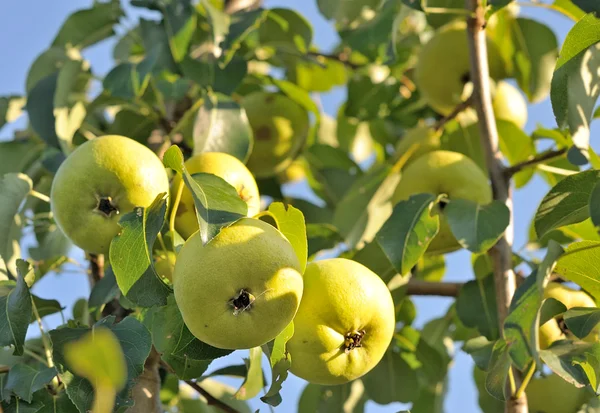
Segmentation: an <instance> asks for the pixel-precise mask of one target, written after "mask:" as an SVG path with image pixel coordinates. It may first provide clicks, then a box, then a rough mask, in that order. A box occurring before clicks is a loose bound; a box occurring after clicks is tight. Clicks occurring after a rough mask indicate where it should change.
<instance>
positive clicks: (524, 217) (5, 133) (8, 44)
mask: <svg viewBox="0 0 600 413" xmlns="http://www.w3.org/2000/svg"><path fill="white" fill-rule="evenodd" d="M91 4H92V1H91V0H69V1H46V2H45V1H32V0H21V1H7V2H4V4H3V5H2V8H3V12H2V13H0V51H2V60H1V61H0V96H2V95H8V94H22V93H24V89H25V77H26V74H27V70H28V68H29V65H30V64H31V63H32V62H33V60H34V59H35V57H36V56H37V55H38V54H39V53H40V52H42V51H43V50H44V49H45V48H47V47H48V46H49V45H50V42H51V41H52V39H53V38H54V35H55V33H56V32H57V30H58V29H59V27H60V25H61V24H62V22H63V21H64V19H65V18H66V16H67V15H68V14H70V13H71V12H73V11H74V10H77V9H80V8H85V7H89V6H90V5H91ZM265 5H266V6H267V7H290V8H294V9H296V10H298V11H300V12H301V13H302V14H303V15H304V16H306V18H307V19H308V20H309V21H310V23H311V24H312V25H313V28H314V33H315V36H314V42H315V43H316V45H317V46H319V47H320V48H321V49H323V50H325V51H328V50H329V49H330V48H332V47H333V46H335V45H336V43H337V41H338V37H337V34H336V32H335V30H334V28H333V25H332V24H331V23H329V22H327V21H326V20H325V19H323V17H322V16H321V15H320V14H319V12H318V9H317V7H316V0H287V1H286V0H266V2H265ZM127 11H128V12H131V11H132V9H131V8H129V7H128V8H127ZM522 15H523V16H527V17H530V18H533V19H536V20H540V21H542V22H544V23H546V24H548V25H549V26H550V27H551V28H552V29H553V30H554V31H555V33H556V35H557V37H558V39H559V43H560V44H562V41H563V40H564V38H565V36H566V34H567V32H568V30H569V29H570V27H571V25H572V22H571V21H570V20H568V19H567V18H565V17H562V16H560V15H558V14H556V13H553V12H551V11H548V10H544V9H541V8H524V9H522ZM134 23H135V19H134V18H133V17H132V15H131V14H130V15H129V17H128V18H126V19H124V20H123V22H122V23H121V25H120V27H119V28H118V31H119V32H120V33H122V32H124V31H126V30H127V29H128V28H130V27H132V26H133V25H134ZM113 45H114V41H113V40H110V41H107V42H104V43H102V44H100V45H97V46H94V47H92V48H89V49H88V50H86V51H85V53H84V56H85V58H86V59H88V60H89V61H91V63H92V68H93V70H94V72H95V74H97V75H104V74H105V73H106V72H107V71H108V70H109V69H110V68H111V67H112V64H113V62H112V59H111V53H112V46H113ZM344 99H345V92H344V90H343V89H340V90H335V91H333V92H331V93H327V94H324V95H323V96H322V102H323V107H324V109H325V111H326V112H328V113H329V114H335V113H336V111H337V107H338V105H339V104H340V103H341V102H343V100H344ZM540 123H541V124H543V125H544V126H547V127H554V126H555V125H556V124H555V121H554V117H553V115H552V109H551V106H550V103H549V101H548V100H545V101H543V102H541V103H539V104H536V105H530V107H529V120H528V122H527V125H526V127H525V129H526V131H527V132H531V131H532V130H533V129H534V128H535V125H536V124H540ZM17 126H23V122H18V123H17ZM12 129H13V128H10V127H5V128H4V129H3V130H1V131H0V140H3V139H7V138H9V137H10V136H12ZM594 143H595V142H594ZM594 146H596V145H594ZM548 189H549V188H548V186H547V185H546V183H545V182H544V181H543V180H542V179H541V178H538V177H536V178H534V179H533V180H532V181H531V183H530V184H529V185H527V186H526V188H525V189H521V190H518V191H515V193H514V209H515V223H514V224H515V225H514V227H515V243H514V244H515V249H516V250H519V249H521V248H522V246H523V245H524V244H525V242H526V239H527V231H528V228H529V222H530V221H531V218H532V217H533V214H534V213H535V210H536V208H537V206H538V203H539V201H540V200H541V198H542V197H543V195H544V194H545V193H546V192H547V191H548ZM31 243H32V241H31V237H27V238H26V239H25V242H24V244H27V245H30V244H31ZM27 245H24V249H25V250H26V248H27ZM73 258H74V259H75V260H77V261H78V262H79V263H81V264H82V265H68V266H67V268H66V271H64V272H63V273H61V274H59V275H50V276H47V277H45V278H44V279H42V280H41V281H40V282H39V283H38V284H37V285H36V286H35V293H36V294H38V295H39V296H41V297H44V298H57V299H59V301H60V302H61V304H62V305H63V306H66V307H67V309H66V310H65V312H66V314H70V313H71V307H72V304H73V303H74V302H75V301H76V299H78V298H82V297H86V296H87V295H88V294H89V285H88V280H87V277H86V276H85V273H84V272H85V269H86V268H85V265H86V264H85V263H84V262H83V254H82V253H81V251H79V250H76V249H74V251H73ZM472 278H473V275H472V271H471V265H470V256H469V254H468V253H466V252H464V251H463V252H457V253H453V254H450V255H448V256H447V269H446V278H445V280H446V281H467V280H469V279H472ZM414 301H415V303H416V304H417V306H418V317H417V320H416V324H417V326H418V327H420V326H422V325H423V324H424V323H425V322H427V321H428V320H430V319H432V318H435V317H439V316H441V315H443V314H444V313H445V312H446V310H447V308H448V306H449V305H450V304H451V303H452V300H450V299H444V298H436V297H433V298H425V297H416V298H415V300H414ZM59 323H60V317H58V316H56V317H49V318H48V319H47V320H46V324H47V326H48V327H49V328H54V327H55V326H56V325H58V324H59ZM32 330H34V329H33V327H32V328H31V329H30V333H32V332H33V331H32ZM242 357H244V353H243V352H236V353H234V354H233V355H232V356H230V357H229V358H228V359H227V364H238V363H239V362H240V361H241V358H242ZM222 363H223V362H222V361H219V363H215V365H214V366H212V368H215V367H217V365H216V364H218V365H219V366H220V365H222ZM472 366H473V365H472V361H471V359H470V357H469V356H467V355H465V354H464V353H462V352H460V351H459V350H458V349H457V352H456V357H455V361H454V364H453V366H452V368H451V370H450V382H449V383H450V384H449V392H448V396H447V399H446V403H445V406H446V411H448V412H456V411H461V412H464V413H470V412H478V411H479V407H478V405H477V393H476V391H475V388H474V385H473V383H472V379H471V372H472ZM303 386H304V382H303V381H301V380H299V379H296V378H293V377H292V378H291V379H289V380H288V381H287V382H286V383H285V385H284V390H283V398H284V402H283V404H282V405H281V406H280V407H279V408H277V409H276V410H277V411H282V412H291V411H295V410H296V405H297V399H298V397H299V395H300V390H301V389H302V387H303ZM252 405H253V407H254V408H261V410H262V411H266V410H267V409H266V405H264V404H262V403H260V402H253V403H252ZM400 407H401V405H400V404H398V403H396V404H392V405H388V406H378V405H376V404H374V403H372V402H370V403H369V404H368V405H367V412H371V413H375V412H396V411H398V410H400Z"/></svg>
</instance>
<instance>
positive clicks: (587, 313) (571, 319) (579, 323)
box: [563, 307, 600, 338]
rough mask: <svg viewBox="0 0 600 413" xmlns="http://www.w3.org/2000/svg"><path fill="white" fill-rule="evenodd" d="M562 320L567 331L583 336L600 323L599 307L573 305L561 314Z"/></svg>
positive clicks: (579, 336)
mask: <svg viewBox="0 0 600 413" xmlns="http://www.w3.org/2000/svg"><path fill="white" fill-rule="evenodd" d="M563 320H565V323H566V324H567V327H568V328H569V331H571V332H572V333H573V334H575V336H576V337H578V338H584V337H587V336H588V334H590V333H591V332H592V330H593V329H594V327H596V325H598V323H600V308H586V307H581V308H579V307H573V308H570V309H569V310H568V311H567V312H566V313H565V314H564V315H563Z"/></svg>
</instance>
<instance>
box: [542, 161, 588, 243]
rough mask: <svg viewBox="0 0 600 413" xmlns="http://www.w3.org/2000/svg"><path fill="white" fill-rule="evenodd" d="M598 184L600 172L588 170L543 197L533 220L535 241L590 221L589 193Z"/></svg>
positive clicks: (569, 178)
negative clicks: (536, 238) (563, 227)
mask: <svg viewBox="0 0 600 413" xmlns="http://www.w3.org/2000/svg"><path fill="white" fill-rule="evenodd" d="M598 182H600V172H599V171H596V170H589V171H584V172H580V173H578V174H575V175H571V176H567V177H566V178H564V179H563V180H561V181H560V182H559V183H558V184H556V185H555V186H554V187H553V188H552V189H551V190H550V192H548V193H547V194H546V196H545V197H544V199H543V200H542V202H541V204H540V206H539V207H538V209H537V212H536V214H535V218H534V225H535V232H536V233H537V235H538V238H541V237H542V236H544V235H545V234H546V233H547V232H549V231H550V230H552V229H555V228H560V227H562V226H565V225H569V224H575V223H577V222H581V221H584V220H585V219H587V218H589V216H590V212H589V206H588V204H589V201H590V196H591V193H592V191H593V190H594V187H595V186H596V185H597V183H598Z"/></svg>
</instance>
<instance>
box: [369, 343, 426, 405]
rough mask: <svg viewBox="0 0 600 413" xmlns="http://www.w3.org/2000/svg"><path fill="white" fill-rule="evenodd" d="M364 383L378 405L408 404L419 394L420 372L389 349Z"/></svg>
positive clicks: (370, 396) (371, 397)
mask: <svg viewBox="0 0 600 413" xmlns="http://www.w3.org/2000/svg"><path fill="white" fill-rule="evenodd" d="M362 381H363V384H364V385H365V391H366V393H367V395H368V396H369V398H370V399H371V400H373V401H374V402H375V403H378V404H389V403H393V402H402V403H408V402H411V401H414V400H415V399H416V395H417V394H418V392H419V385H418V384H419V383H418V381H419V380H418V371H417V370H416V369H414V368H413V367H411V366H410V365H409V364H408V363H407V362H406V361H405V360H404V359H403V358H402V355H401V354H400V353H398V352H397V351H393V350H392V349H388V351H387V352H386V353H385V355H384V356H383V358H382V359H381V361H380V362H379V363H378V364H377V365H376V366H375V367H374V368H373V370H371V371H370V372H369V373H368V374H367V375H365V376H364V377H363V378H362Z"/></svg>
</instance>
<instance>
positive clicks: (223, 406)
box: [185, 380, 239, 413]
mask: <svg viewBox="0 0 600 413" xmlns="http://www.w3.org/2000/svg"><path fill="white" fill-rule="evenodd" d="M185 382H186V383H187V384H188V385H189V386H190V387H191V388H192V389H194V390H196V391H197V392H198V393H200V394H201V395H202V396H204V398H205V399H206V403H207V404H208V405H209V406H215V407H216V408H217V409H220V410H222V411H224V412H227V413H239V412H238V411H237V410H236V409H234V408H233V407H231V406H230V405H228V404H227V403H223V402H222V401H221V400H219V399H217V398H216V397H215V396H213V395H212V394H210V393H209V392H207V391H206V390H205V389H204V388H202V387H201V386H200V385H199V384H198V383H196V382H195V381H191V380H186V381H185Z"/></svg>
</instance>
